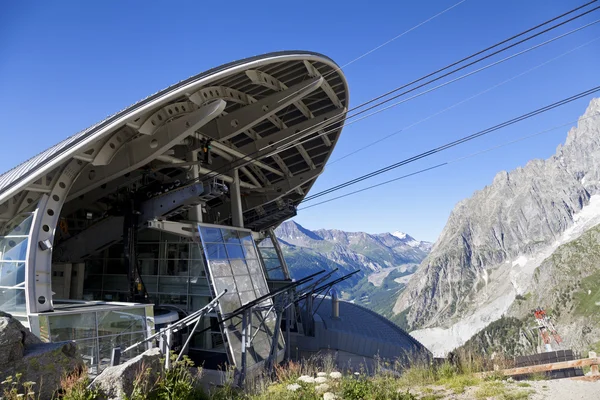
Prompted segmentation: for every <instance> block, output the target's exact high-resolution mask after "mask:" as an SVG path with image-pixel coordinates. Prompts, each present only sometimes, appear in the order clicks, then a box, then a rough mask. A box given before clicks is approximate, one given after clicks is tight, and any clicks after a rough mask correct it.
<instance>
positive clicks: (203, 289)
mask: <svg viewBox="0 0 600 400" xmlns="http://www.w3.org/2000/svg"><path fill="white" fill-rule="evenodd" d="M190 294H201V295H204V296H210V290H209V288H208V281H207V280H206V278H198V279H196V282H194V281H193V280H192V281H191V282H190Z"/></svg>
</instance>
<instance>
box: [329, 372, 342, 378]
mask: <svg viewBox="0 0 600 400" xmlns="http://www.w3.org/2000/svg"><path fill="white" fill-rule="evenodd" d="M329 377H330V378H331V379H341V378H342V373H341V372H337V371H333V372H332V373H330V374H329Z"/></svg>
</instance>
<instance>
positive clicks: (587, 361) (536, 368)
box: [476, 357, 600, 378]
mask: <svg viewBox="0 0 600 400" xmlns="http://www.w3.org/2000/svg"><path fill="white" fill-rule="evenodd" d="M599 363H600V358H598V357H592V358H583V359H580V360H572V361H563V362H556V363H550V364H540V365H531V366H529V367H520V368H509V369H505V370H501V371H500V372H501V373H503V374H504V375H507V376H511V375H524V374H533V373H536V372H547V371H557V370H561V369H568V368H577V367H586V366H592V365H595V366H596V368H597V365H598V364H599ZM596 370H597V369H596ZM493 373H494V372H481V373H479V374H476V375H477V376H479V377H480V378H482V377H485V376H487V375H491V374H493Z"/></svg>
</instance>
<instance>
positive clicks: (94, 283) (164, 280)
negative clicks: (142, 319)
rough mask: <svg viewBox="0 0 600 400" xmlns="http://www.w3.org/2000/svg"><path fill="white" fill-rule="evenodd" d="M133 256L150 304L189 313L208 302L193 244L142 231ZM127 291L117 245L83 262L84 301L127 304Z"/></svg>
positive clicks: (199, 257)
mask: <svg viewBox="0 0 600 400" xmlns="http://www.w3.org/2000/svg"><path fill="white" fill-rule="evenodd" d="M137 255H138V262H139V265H140V272H141V278H142V281H143V283H144V286H145V287H146V291H147V292H148V295H149V297H150V300H151V301H152V302H153V303H155V304H157V305H158V304H168V305H172V306H175V307H177V308H178V309H180V310H182V311H185V312H190V311H194V310H197V309H199V308H201V307H203V306H204V305H206V304H207V303H208V302H209V301H210V296H211V293H210V290H209V288H208V281H207V280H206V273H205V270H204V261H203V259H202V252H201V251H200V248H199V247H198V244H197V243H193V242H191V241H190V240H189V239H187V238H183V237H179V236H176V235H171V234H167V233H161V232H157V231H152V230H145V231H142V232H140V236H139V239H138V246H137ZM128 291H129V286H128V283H127V270H126V268H125V265H124V262H123V245H122V244H121V243H118V244H114V245H112V246H111V247H109V248H108V249H106V250H104V251H103V252H100V253H98V254H96V255H93V256H92V257H90V258H88V259H87V260H86V277H85V281H84V299H85V300H103V301H127V297H128Z"/></svg>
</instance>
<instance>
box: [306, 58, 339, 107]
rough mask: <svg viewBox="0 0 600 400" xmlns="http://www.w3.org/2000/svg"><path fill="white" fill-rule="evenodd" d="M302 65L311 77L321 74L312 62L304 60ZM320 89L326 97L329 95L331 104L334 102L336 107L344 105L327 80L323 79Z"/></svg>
mask: <svg viewBox="0 0 600 400" xmlns="http://www.w3.org/2000/svg"><path fill="white" fill-rule="evenodd" d="M304 66H306V69H307V70H308V75H309V76H313V77H317V76H321V73H320V72H319V70H318V69H316V68H315V66H314V65H312V63H311V62H310V61H307V60H304ZM321 77H322V76H321ZM321 89H323V91H324V92H325V94H327V97H329V99H330V100H331V101H332V103H333V104H335V106H336V107H337V108H342V107H344V104H343V103H342V101H341V100H340V98H339V97H338V96H337V94H336V93H335V91H334V90H333V89H332V88H331V85H329V82H327V81H325V83H323V85H321Z"/></svg>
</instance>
